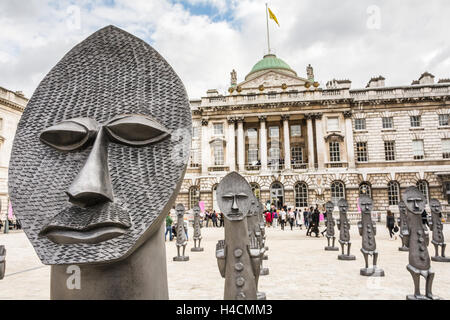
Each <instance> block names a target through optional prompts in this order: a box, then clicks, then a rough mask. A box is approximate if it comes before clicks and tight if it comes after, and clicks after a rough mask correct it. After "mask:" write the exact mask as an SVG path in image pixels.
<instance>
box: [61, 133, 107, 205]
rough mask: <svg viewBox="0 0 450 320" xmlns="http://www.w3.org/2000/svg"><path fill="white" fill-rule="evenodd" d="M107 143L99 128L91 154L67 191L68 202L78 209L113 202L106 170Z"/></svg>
mask: <svg viewBox="0 0 450 320" xmlns="http://www.w3.org/2000/svg"><path fill="white" fill-rule="evenodd" d="M107 144H108V141H107V139H106V136H105V132H104V129H103V128H100V130H99V132H98V134H97V137H96V139H95V142H94V146H93V147H92V150H91V153H90V154H89V157H88V158H87V160H86V163H85V164H84V166H83V168H81V170H80V172H79V173H78V175H77V176H76V178H75V180H74V181H73V182H72V184H71V185H70V187H69V189H68V190H67V192H66V193H67V195H68V196H69V201H70V202H71V203H73V204H75V205H77V206H80V207H89V206H93V205H96V204H99V203H103V202H107V201H111V202H113V201H114V195H113V191H112V185H111V178H110V176H109V169H108V149H107Z"/></svg>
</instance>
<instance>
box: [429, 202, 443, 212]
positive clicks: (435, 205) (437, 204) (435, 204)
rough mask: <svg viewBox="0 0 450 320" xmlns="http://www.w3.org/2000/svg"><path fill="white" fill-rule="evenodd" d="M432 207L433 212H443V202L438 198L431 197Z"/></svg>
mask: <svg viewBox="0 0 450 320" xmlns="http://www.w3.org/2000/svg"><path fill="white" fill-rule="evenodd" d="M430 209H431V212H432V213H437V214H439V213H441V212H442V205H441V202H440V201H439V200H438V199H431V200H430Z"/></svg>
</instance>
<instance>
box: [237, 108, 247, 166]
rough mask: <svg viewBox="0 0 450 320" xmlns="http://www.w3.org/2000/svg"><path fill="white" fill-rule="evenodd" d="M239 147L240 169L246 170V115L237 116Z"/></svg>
mask: <svg viewBox="0 0 450 320" xmlns="http://www.w3.org/2000/svg"><path fill="white" fill-rule="evenodd" d="M236 120H237V124H238V129H237V131H238V132H237V147H238V169H239V171H241V172H243V171H245V141H244V117H237V118H236Z"/></svg>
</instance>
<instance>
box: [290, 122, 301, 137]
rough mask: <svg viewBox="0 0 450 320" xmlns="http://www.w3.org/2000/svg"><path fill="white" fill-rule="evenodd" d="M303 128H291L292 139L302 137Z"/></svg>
mask: <svg viewBox="0 0 450 320" xmlns="http://www.w3.org/2000/svg"><path fill="white" fill-rule="evenodd" d="M301 135H302V127H301V126H300V125H299V124H295V125H292V126H291V137H301Z"/></svg>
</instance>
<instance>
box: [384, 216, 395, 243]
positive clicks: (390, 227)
mask: <svg viewBox="0 0 450 320" xmlns="http://www.w3.org/2000/svg"><path fill="white" fill-rule="evenodd" d="M394 226H395V217H394V214H393V213H392V211H391V210H388V211H387V216H386V227H387V228H388V230H389V237H390V239H389V240H393V239H392V236H393V235H395V234H394ZM394 240H397V236H396V235H395V239H394Z"/></svg>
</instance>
